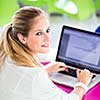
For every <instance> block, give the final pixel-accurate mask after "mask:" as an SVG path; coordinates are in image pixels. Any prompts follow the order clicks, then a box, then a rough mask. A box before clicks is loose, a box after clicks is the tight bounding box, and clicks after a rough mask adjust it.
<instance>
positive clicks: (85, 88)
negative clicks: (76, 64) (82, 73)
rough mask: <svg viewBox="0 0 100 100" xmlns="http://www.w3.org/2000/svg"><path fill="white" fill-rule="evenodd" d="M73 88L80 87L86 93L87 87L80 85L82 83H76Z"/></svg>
mask: <svg viewBox="0 0 100 100" xmlns="http://www.w3.org/2000/svg"><path fill="white" fill-rule="evenodd" d="M75 87H81V88H82V89H84V91H85V93H86V92H87V91H88V87H87V86H86V85H85V84H84V83H82V82H78V83H77V84H76V85H75Z"/></svg>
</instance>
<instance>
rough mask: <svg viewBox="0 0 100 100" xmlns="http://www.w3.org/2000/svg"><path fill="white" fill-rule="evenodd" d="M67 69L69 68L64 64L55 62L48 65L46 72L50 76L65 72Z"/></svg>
mask: <svg viewBox="0 0 100 100" xmlns="http://www.w3.org/2000/svg"><path fill="white" fill-rule="evenodd" d="M66 68H67V67H66V65H65V64H64V63H63V62H55V63H51V64H48V65H47V67H46V71H47V73H48V74H50V73H54V72H59V71H64V70H65V69H66Z"/></svg>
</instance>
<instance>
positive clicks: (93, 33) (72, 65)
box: [56, 25, 100, 74]
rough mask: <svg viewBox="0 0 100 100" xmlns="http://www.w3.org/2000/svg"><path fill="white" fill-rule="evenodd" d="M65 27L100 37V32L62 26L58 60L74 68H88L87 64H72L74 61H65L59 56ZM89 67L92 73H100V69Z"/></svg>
mask: <svg viewBox="0 0 100 100" xmlns="http://www.w3.org/2000/svg"><path fill="white" fill-rule="evenodd" d="M65 28H66V29H67V28H68V29H71V30H76V31H81V32H84V33H85V34H91V35H95V36H99V37H100V34H97V33H96V32H91V31H87V30H83V29H79V28H75V27H71V26H67V25H63V27H62V31H61V35H60V39H59V44H58V50H57V54H56V61H60V62H64V63H65V64H66V65H68V66H71V67H72V68H79V69H85V68H87V67H86V66H81V67H80V66H79V65H76V64H74V63H73V64H72V63H69V62H65V61H64V60H62V59H60V58H59V50H60V45H61V40H62V36H63V32H64V29H65ZM87 69H89V70H90V71H91V72H92V73H95V74H100V69H97V68H91V67H88V68H87Z"/></svg>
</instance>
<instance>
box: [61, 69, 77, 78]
mask: <svg viewBox="0 0 100 100" xmlns="http://www.w3.org/2000/svg"><path fill="white" fill-rule="evenodd" d="M59 73H62V74H65V75H70V76H72V77H77V74H76V70H75V69H71V68H68V72H66V71H59Z"/></svg>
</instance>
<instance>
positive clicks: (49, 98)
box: [0, 7, 92, 100]
mask: <svg viewBox="0 0 100 100" xmlns="http://www.w3.org/2000/svg"><path fill="white" fill-rule="evenodd" d="M50 40H51V33H50V24H49V21H48V17H47V15H46V14H45V12H44V11H43V10H41V9H39V8H36V7H23V8H21V9H19V10H18V11H17V12H16V13H15V15H14V16H13V18H12V21H11V23H10V24H8V25H6V27H5V28H4V31H3V32H2V37H1V39H0V68H1V72H0V91H1V93H0V98H1V97H2V100H80V99H81V98H82V96H83V94H84V92H85V88H84V87H86V86H88V84H89V82H90V80H91V77H92V75H91V73H90V72H89V71H88V70H84V71H81V72H79V71H77V75H78V80H79V82H81V83H82V85H79V86H78V85H77V86H76V87H75V89H74V90H73V92H72V93H71V94H67V93H65V92H64V91H62V90H60V89H59V88H58V87H56V86H55V85H54V83H53V82H52V81H51V80H50V78H49V75H48V73H52V72H57V71H61V70H65V67H64V66H66V65H65V64H64V63H62V62H56V63H55V64H53V65H52V66H51V67H49V68H48V69H44V68H43V66H41V64H40V63H39V61H38V59H37V55H38V53H47V52H48V51H49V49H50ZM60 66H63V67H60Z"/></svg>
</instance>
